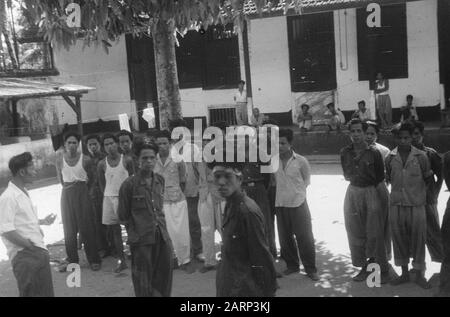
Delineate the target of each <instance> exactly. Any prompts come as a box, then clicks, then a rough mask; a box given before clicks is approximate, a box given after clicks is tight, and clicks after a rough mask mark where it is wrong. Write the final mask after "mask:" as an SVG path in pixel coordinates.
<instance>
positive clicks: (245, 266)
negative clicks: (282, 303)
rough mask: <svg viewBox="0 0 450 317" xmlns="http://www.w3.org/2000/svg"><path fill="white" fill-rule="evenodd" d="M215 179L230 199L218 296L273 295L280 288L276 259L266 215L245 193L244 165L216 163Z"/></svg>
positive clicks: (219, 268)
mask: <svg viewBox="0 0 450 317" xmlns="http://www.w3.org/2000/svg"><path fill="white" fill-rule="evenodd" d="M211 167H212V168H213V175H214V182H215V184H216V186H217V187H218V191H219V194H220V195H221V196H222V197H224V198H225V199H226V201H227V203H226V207H225V215H224V219H223V236H222V239H223V240H222V261H221V263H220V264H219V267H218V270H217V280H216V283H217V284H216V289H217V296H218V297H271V296H274V295H275V291H276V288H277V284H276V271H275V266H274V260H273V257H272V255H271V254H270V251H269V246H268V245H267V239H266V236H265V224H264V216H263V215H262V213H261V210H260V209H259V207H258V205H257V204H256V203H255V202H254V201H253V200H252V199H250V198H248V197H247V196H246V195H245V193H243V192H242V189H241V185H242V168H243V167H242V165H241V164H238V163H227V162H225V163H224V162H222V163H220V162H214V163H212V164H211Z"/></svg>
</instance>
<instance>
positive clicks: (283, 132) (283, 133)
mask: <svg viewBox="0 0 450 317" xmlns="http://www.w3.org/2000/svg"><path fill="white" fill-rule="evenodd" d="M279 138H280V139H281V138H286V139H287V140H288V142H289V143H292V141H293V140H294V132H293V131H292V130H291V129H280V131H279Z"/></svg>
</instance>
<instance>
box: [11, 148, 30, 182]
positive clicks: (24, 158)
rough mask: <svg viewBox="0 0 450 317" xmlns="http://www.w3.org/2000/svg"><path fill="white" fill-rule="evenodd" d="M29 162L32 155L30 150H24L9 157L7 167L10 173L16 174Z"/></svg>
mask: <svg viewBox="0 0 450 317" xmlns="http://www.w3.org/2000/svg"><path fill="white" fill-rule="evenodd" d="M31 162H33V155H31V153H30V152H25V153H22V154H20V155H16V156H14V157H13V158H11V159H10V160H9V164H8V167H9V170H10V171H11V173H12V175H13V176H16V175H17V173H18V172H19V171H20V170H21V169H23V168H27V167H28V164H29V163H31Z"/></svg>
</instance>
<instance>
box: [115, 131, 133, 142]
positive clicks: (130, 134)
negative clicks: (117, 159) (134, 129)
mask: <svg viewBox="0 0 450 317" xmlns="http://www.w3.org/2000/svg"><path fill="white" fill-rule="evenodd" d="M121 136H128V137H129V138H130V140H131V141H133V140H134V135H133V133H131V132H130V131H127V130H121V131H120V132H119V133H118V134H117V138H120V137H121Z"/></svg>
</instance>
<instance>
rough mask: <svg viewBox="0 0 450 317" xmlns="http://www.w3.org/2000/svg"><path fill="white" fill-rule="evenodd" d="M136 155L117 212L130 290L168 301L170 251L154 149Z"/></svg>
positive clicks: (142, 148) (147, 147)
mask: <svg viewBox="0 0 450 317" xmlns="http://www.w3.org/2000/svg"><path fill="white" fill-rule="evenodd" d="M137 154H138V156H139V167H140V168H139V172H138V174H136V175H134V176H132V177H130V178H128V179H127V180H126V181H125V182H124V183H123V184H122V187H121V188H120V193H119V210H118V214H119V219H120V221H121V222H123V223H124V224H125V226H126V229H127V233H128V244H129V245H130V251H131V267H132V280H133V285H134V290H135V293H136V296H137V297H161V296H162V297H169V296H170V294H171V291H172V275H173V258H172V254H173V248H172V243H171V241H170V238H169V234H168V232H167V227H166V220H165V218H164V213H163V197H164V178H163V177H162V176H161V175H158V174H155V173H153V169H154V167H155V164H156V157H157V154H158V147H157V146H156V145H154V144H144V145H141V146H140V148H139V149H137Z"/></svg>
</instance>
